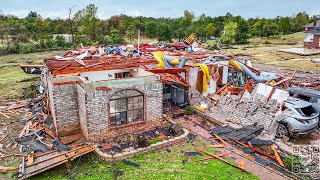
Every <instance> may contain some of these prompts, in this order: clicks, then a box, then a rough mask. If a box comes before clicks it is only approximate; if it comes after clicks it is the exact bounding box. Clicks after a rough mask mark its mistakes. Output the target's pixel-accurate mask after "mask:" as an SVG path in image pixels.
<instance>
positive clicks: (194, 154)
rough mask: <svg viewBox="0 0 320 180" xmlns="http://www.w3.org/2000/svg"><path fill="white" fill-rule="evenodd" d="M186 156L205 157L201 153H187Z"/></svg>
mask: <svg viewBox="0 0 320 180" xmlns="http://www.w3.org/2000/svg"><path fill="white" fill-rule="evenodd" d="M184 155H186V156H203V154H202V153H200V152H185V153H184Z"/></svg>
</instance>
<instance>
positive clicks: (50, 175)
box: [30, 142, 258, 180]
mask: <svg viewBox="0 0 320 180" xmlns="http://www.w3.org/2000/svg"><path fill="white" fill-rule="evenodd" d="M194 144H195V145H194ZM196 147H202V148H205V147H204V143H202V142H194V143H182V144H180V145H177V146H174V147H169V148H168V149H167V150H161V151H154V152H150V153H145V154H140V155H137V156H136V157H133V158H130V159H129V160H130V161H132V162H135V163H138V164H140V165H141V166H140V167H133V166H130V165H126V164H124V163H123V162H120V163H119V164H118V171H119V172H120V173H119V174H122V175H119V176H118V179H130V180H141V179H159V180H160V179H179V180H182V179H186V180H189V179H199V180H200V179H201V180H203V179H226V180H230V179H258V177H256V176H255V175H253V174H248V173H246V172H241V171H240V170H239V169H236V168H233V167H231V166H229V165H226V164H225V163H223V162H220V161H218V160H207V161H206V162H208V164H207V165H204V162H195V160H196V159H201V158H204V157H207V156H197V157H192V158H190V159H189V158H188V157H186V156H184V152H193V151H196ZM206 150H207V151H209V152H213V153H215V151H214V149H212V148H207V149H206ZM183 160H188V161H187V162H186V163H185V165H183V163H182V162H183ZM229 161H230V162H233V161H232V160H229ZM72 166H73V169H72V171H71V173H70V175H69V176H66V171H65V167H64V165H62V166H59V167H56V168H54V169H52V170H49V171H47V172H44V173H42V174H40V175H37V176H34V177H32V178H30V179H34V180H36V179H37V180H38V179H55V180H59V179H90V180H91V179H92V180H94V179H97V180H98V179H113V178H114V171H115V167H116V166H115V165H113V164H112V163H106V162H102V161H100V160H99V159H98V158H97V157H96V155H95V154H90V155H86V156H83V157H81V158H78V159H75V160H74V161H73V162H72Z"/></svg>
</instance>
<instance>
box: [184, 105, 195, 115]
mask: <svg viewBox="0 0 320 180" xmlns="http://www.w3.org/2000/svg"><path fill="white" fill-rule="evenodd" d="M184 114H186V115H192V114H194V109H193V107H192V106H186V107H185V108H184Z"/></svg>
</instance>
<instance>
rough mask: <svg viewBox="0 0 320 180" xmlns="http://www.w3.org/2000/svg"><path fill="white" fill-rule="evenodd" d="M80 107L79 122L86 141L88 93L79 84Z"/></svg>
mask: <svg viewBox="0 0 320 180" xmlns="http://www.w3.org/2000/svg"><path fill="white" fill-rule="evenodd" d="M77 92H78V107H79V121H80V129H81V131H82V133H83V135H84V137H85V138H86V139H88V126H87V123H88V122H87V107H86V99H87V97H86V91H85V90H84V89H83V88H82V87H81V86H80V85H79V84H78V85H77Z"/></svg>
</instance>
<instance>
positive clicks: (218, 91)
mask: <svg viewBox="0 0 320 180" xmlns="http://www.w3.org/2000/svg"><path fill="white" fill-rule="evenodd" d="M232 82H233V81H232V80H231V81H229V82H228V83H227V84H225V85H224V86H222V87H221V88H220V89H218V90H217V91H216V94H219V93H220V92H221V91H222V90H224V89H225V88H226V87H228V86H229V85H230V84H231V83H232Z"/></svg>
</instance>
